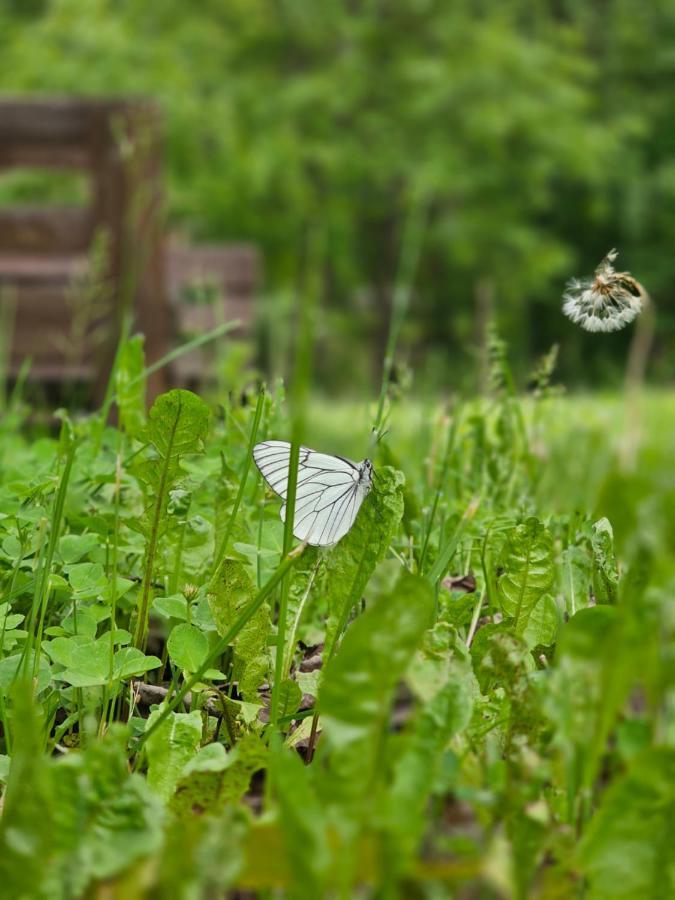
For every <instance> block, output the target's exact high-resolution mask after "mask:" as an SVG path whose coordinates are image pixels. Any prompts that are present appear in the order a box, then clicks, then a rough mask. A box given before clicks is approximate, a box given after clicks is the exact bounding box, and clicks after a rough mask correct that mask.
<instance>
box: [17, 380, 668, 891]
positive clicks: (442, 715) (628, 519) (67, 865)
mask: <svg viewBox="0 0 675 900" xmlns="http://www.w3.org/2000/svg"><path fill="white" fill-rule="evenodd" d="M257 396H258V395H257V391H252V392H251V394H250V395H245V396H244V398H243V399H242V398H240V397H237V398H236V400H233V401H232V403H227V402H225V403H224V405H223V415H221V416H219V417H215V420H214V423H213V428H212V429H211V430H209V431H208V432H206V425H205V422H206V417H204V418H200V417H199V416H198V417H197V420H198V422H199V423H201V424H200V427H201V426H203V429H204V430H203V432H202V438H201V439H200V440H199V441H198V442H197V443H196V444H191V445H190V446H192V447H193V449H196V450H198V451H200V452H197V453H193V452H192V451H191V450H190V451H189V452H188V451H187V450H186V451H185V452H184V453H183V452H181V453H180V454H179V455H178V458H177V459H175V460H174V461H175V465H174V464H173V463H171V464H170V465H168V466H166V470H167V471H170V473H171V475H170V479H169V480H170V482H171V488H170V489H169V490H168V492H166V493H167V497H166V504H165V506H163V507H162V513H161V516H160V520H161V521H160V524H159V526H158V528H157V540H156V545H155V548H156V552H155V562H154V565H153V581H152V584H151V585H150V587H151V594H152V595H153V602H152V603H151V604H149V606H148V617H149V638H148V647H149V649H148V652H147V654H146V653H144V652H143V650H141V649H140V648H139V647H135V646H133V645H132V636H131V630H132V628H133V625H134V622H135V618H134V617H135V612H136V609H137V607H138V605H139V598H142V596H143V591H144V588H145V578H146V571H147V551H148V535H147V533H146V531H147V528H146V526H147V522H148V517H147V516H148V512H149V514H150V517H151V518H152V514H153V511H154V510H155V509H156V508H157V506H156V498H157V496H158V494H157V492H156V491H155V489H154V487H152V484H151V483H150V482H148V480H147V478H146V473H145V463H147V462H148V461H151V462H152V464H153V465H155V466H156V467H159V469H161V467H162V463H163V462H164V461H165V460H166V458H168V457H169V456H170V455H171V453H170V452H167V448H166V445H162V439H160V438H157V445H158V446H157V448H156V447H155V446H154V445H152V444H150V445H148V446H145V445H143V444H141V443H140V441H139V434H140V432H136V433H135V434H130V433H129V432H128V430H125V429H123V428H116V427H112V426H110V427H106V428H103V429H101V427H100V416H98V415H97V416H95V417H92V418H91V419H82V420H81V421H80V422H78V425H77V429H76V430H75V429H73V430H71V429H70V428H68V427H66V428H65V429H64V434H63V436H62V438H63V439H62V440H58V441H57V440H56V439H52V438H49V437H41V438H37V437H33V436H26V435H25V434H22V433H19V432H16V431H14V430H13V427H10V426H9V425H8V424H7V423H5V422H3V425H2V428H3V429H4V430H2V431H0V456H2V459H3V467H2V469H1V470H0V634H2V637H3V640H2V642H1V647H0V785H4V784H7V788H6V790H5V794H4V798H3V800H4V814H3V818H2V822H1V823H0V845H1V846H0V850H1V851H2V852H1V853H0V877H2V884H3V886H4V885H7V887H6V888H5V891H6V892H8V893H9V894H11V896H37V897H49V898H51V897H57V898H58V897H64V898H66V897H71V896H88V895H90V894H91V895H93V894H95V893H96V892H97V891H99V892H100V890H102V887H101V885H102V884H105V889H106V890H109V891H111V892H115V893H117V894H118V895H120V896H134V892H136V893H138V892H139V891H141V892H146V893H149V894H152V895H156V896H164V895H166V896H179V895H182V893H184V894H185V895H186V896H188V895H189V896H193V895H194V896H206V895H209V894H213V895H214V896H220V895H221V894H222V893H223V892H226V891H237V890H238V891H252V892H254V893H255V892H259V893H264V892H267V893H272V894H279V895H280V896H299V895H303V896H307V895H312V896H323V895H324V894H335V895H341V896H354V895H355V894H358V893H363V892H366V893H369V892H371V893H374V894H375V893H376V894H378V895H382V896H392V897H394V896H417V895H420V896H421V895H424V896H426V895H429V896H436V895H438V896H448V895H455V894H456V895H458V896H459V895H462V894H465V893H469V894H471V893H478V894H485V895H486V896H492V895H493V894H497V893H499V894H500V896H501V895H504V896H515V897H520V896H523V897H525V896H530V895H539V894H541V896H543V897H550V896H568V895H569V896H572V895H574V893H578V892H579V891H582V892H586V893H588V894H589V896H598V897H603V896H607V897H609V896H615V895H616V896H622V895H623V896H631V895H637V896H649V895H650V893H654V892H655V890H654V888H653V885H654V884H656V887H657V888H658V887H659V886H660V883H659V882H658V880H655V879H657V877H658V876H655V874H654V873H658V874H659V876H660V875H661V873H664V874H663V882H662V885H663V891H664V892H672V891H671V889H670V885H669V884H668V882H667V878H668V877H670V874H669V867H670V858H669V854H668V845H667V835H668V830H667V829H668V822H669V818H668V817H669V815H670V812H669V810H670V806H672V796H671V794H672V792H671V790H670V783H671V782H672V780H673V773H672V772H671V771H670V770H671V769H672V759H671V758H670V753H671V751H670V747H671V745H672V742H673V734H674V733H675V732H674V730H673V717H672V709H671V707H672V704H671V703H670V696H671V694H672V685H673V666H672V645H673V641H674V640H675V634H674V633H673V621H675V620H674V619H673V616H672V600H671V598H672V584H673V583H674V582H673V579H674V578H675V562H674V560H675V553H674V552H673V550H674V549H675V543H673V538H674V537H675V536H674V535H673V533H672V528H671V527H670V517H669V513H670V499H671V493H672V492H671V491H670V487H669V477H670V474H671V467H672V466H671V460H672V457H673V453H674V452H675V447H673V446H672V435H671V433H670V432H669V431H668V430H667V429H664V428H659V427H656V426H658V424H659V423H661V422H662V421H663V420H664V419H665V418H666V417H667V416H668V415H672V414H673V409H672V404H671V401H670V400H669V399H668V398H664V397H659V398H654V397H649V395H648V402H647V404H646V406H645V411H644V414H645V417H646V418H645V424H646V428H645V435H646V437H647V438H648V443H647V444H646V445H645V448H644V449H643V451H641V452H642V454H643V456H640V458H639V460H640V462H639V465H640V473H639V476H638V475H637V474H636V475H635V477H634V478H628V480H622V476H621V475H620V474H619V473H620V470H619V469H618V468H617V467H616V463H615V460H614V456H613V449H612V448H613V447H614V446H615V445H616V443H617V441H616V436H615V435H614V434H613V433H612V432H610V431H609V430H608V428H609V426H608V423H609V422H614V421H618V420H619V417H618V416H616V414H615V413H616V410H615V409H614V408H611V407H610V408H609V409H608V403H609V401H608V400H605V399H603V401H602V403H600V402H595V401H590V400H583V399H575V400H569V399H563V398H559V397H554V396H552V395H547V396H546V397H543V396H542V397H540V398H539V399H537V400H536V402H535V401H530V400H529V399H528V400H526V401H523V400H521V399H520V398H518V397H517V395H516V394H515V393H514V392H512V391H511V389H510V388H509V387H508V386H506V385H505V384H503V385H502V389H501V390H500V391H499V392H498V393H497V394H496V395H495V396H494V397H492V398H490V399H489V400H486V401H482V400H477V401H464V402H460V401H457V404H456V406H457V408H456V409H453V410H452V414H451V421H450V422H448V421H447V418H448V413H447V410H446V409H443V410H435V409H433V408H432V407H431V405H430V403H429V402H425V403H424V404H423V405H420V406H415V405H413V404H408V403H406V404H404V405H402V406H397V405H396V404H393V405H392V407H391V410H390V413H389V421H388V424H389V427H390V429H391V432H390V435H389V436H388V440H389V441H390V442H391V443H392V451H391V455H390V456H389V457H388V458H391V459H392V460H393V459H398V460H400V461H401V464H402V465H403V466H404V467H405V469H406V491H407V494H408V496H409V497H413V498H414V500H415V502H414V503H410V504H409V505H408V509H407V511H406V514H405V515H406V520H405V521H404V519H403V515H402V514H403V505H404V496H405V494H404V491H403V476H402V474H401V473H400V472H398V471H397V470H395V469H392V468H388V467H387V466H380V465H379V464H377V463H376V465H375V472H376V477H375V483H374V489H373V491H372V492H371V494H370V495H369V497H368V498H367V501H366V503H365V504H364V506H363V508H362V511H361V513H360V515H359V517H358V519H357V522H356V524H355V526H354V529H353V530H352V531H351V532H350V534H349V535H348V536H347V537H345V539H344V540H343V541H341V542H340V543H339V544H338V545H337V546H336V547H334V548H330V549H326V548H311V549H305V550H303V551H302V552H301V553H300V548H296V550H295V553H296V554H298V553H300V555H293V556H291V557H289V558H285V559H282V556H283V554H282V543H281V535H282V527H281V523H280V522H279V520H278V508H277V504H269V505H264V506H262V505H261V503H260V499H261V497H260V489H259V485H258V484H256V483H255V482H254V480H253V479H249V480H248V481H246V482H244V481H243V480H242V479H241V478H240V476H239V475H237V474H236V473H241V472H243V471H244V468H245V467H244V465H243V464H244V461H245V459H246V457H247V454H248V452H249V451H248V445H249V442H250V437H251V434H252V433H253V430H254V429H253V425H254V424H255V421H256V416H257V415H258V413H260V414H261V416H262V412H261V409H263V407H264V416H265V417H269V420H268V421H265V420H264V419H263V418H260V419H259V426H260V429H261V431H262V432H263V433H266V434H270V435H271V434H276V433H282V431H281V429H282V428H284V416H285V412H284V408H283V406H281V407H279V406H278V404H279V403H280V400H279V397H278V395H275V399H274V401H273V402H272V401H271V400H269V397H270V395H266V396H267V398H268V399H267V400H266V401H265V403H264V405H263V407H261V405H260V404H259V403H256V402H255V400H254V398H255V397H257ZM179 397H180V395H179ZM188 402H190V401H188ZM165 403H166V401H165V400H162V401H160V410H161V409H162V408H163V407H164V408H165V409H167V408H168V409H173V410H174V412H175V411H176V408H175V406H172V405H169V407H165V406H164V405H165ZM326 406H327V405H326V404H325V403H323V402H321V403H319V402H316V403H313V404H312V406H311V415H309V414H308V416H307V421H308V422H311V424H312V428H313V429H315V430H316V433H315V434H313V435H308V437H307V443H310V444H311V445H314V446H317V447H320V448H326V449H327V450H328V449H330V448H331V447H335V449H337V450H340V451H342V452H345V453H348V454H349V455H350V456H353V457H354V458H356V457H357V455H358V453H359V444H360V442H361V440H362V437H361V436H359V435H358V434H354V435H352V430H353V423H354V422H355V421H356V416H355V413H354V409H353V407H351V406H350V407H341V406H340V404H332V405H331V406H330V408H329V409H327V408H326ZM199 408H201V407H199ZM156 415H157V411H155V413H153V415H152V416H151V419H150V420H149V422H148V426H147V431H146V433H150V431H151V430H152V428H153V427H156V426H157V423H156V422H155V424H154V425H153V419H154V418H156ZM174 421H175V420H174ZM421 422H422V423H423V427H420V423H421ZM350 426H351V429H350ZM647 426H648V427H647ZM271 429H278V430H275V431H272V430H271ZM161 431H162V433H165V429H164V428H163V427H162V429H161ZM449 431H450V433H451V434H452V441H448V433H449ZM196 436H197V432H196V431H193V434H192V435H190V441H191V440H192V439H193V438H195V437H196ZM350 441H353V444H352V445H351V446H353V447H354V448H355V449H354V450H353V452H352V450H351V446H350V444H349V442H350ZM188 443H189V441H188V438H187V437H186V438H185V444H186V445H187V444H188ZM75 449H77V452H76V453H75V452H74V450H75ZM59 454H61V455H59ZM64 454H65V455H64ZM148 457H151V460H148ZM446 459H447V464H446V462H445V461H444V460H446ZM68 460H70V467H71V468H70V473H69V474H67V477H64V475H65V474H66V470H65V467H66V465H68ZM141 460H145V462H143V463H142V464H141V465H140V466H139V462H141ZM645 463H648V465H645ZM552 466H553V467H555V470H556V471H555V477H553V476H552V474H551V472H550V469H551V467H552ZM650 479H651V480H650ZM478 499H479V500H480V502H478ZM235 501H237V502H236V503H235ZM160 505H161V504H160ZM434 505H435V512H434V514H433V515H431V508H432V506H434ZM233 510H234V511H235V512H236V514H235V515H234V518H233ZM606 513H607V518H604V517H605V514H606ZM610 513H611V521H612V525H611V527H610V525H609V515H610ZM230 522H231V523H232V528H231V540H229V542H228V543H227V547H226V552H225V554H224V555H223V558H222V565H220V564H219V560H218V559H217V557H218V553H219V549H220V548H221V547H222V546H223V542H224V534H225V531H226V529H227V528H228V527H229V523H230ZM138 523H141V524H140V525H139V524H138ZM544 523H545V524H544ZM594 523H595V524H594ZM52 528H55V531H54V533H52ZM139 528H141V529H144V530H143V531H139V530H138V529H139ZM425 543H426V547H427V550H426V556H425V557H424V554H423V547H424V545H425ZM423 557H424V565H422V559H423ZM289 573H290V574H291V575H292V583H291V584H290V587H289V594H288V600H289V606H288V628H287V640H286V647H285V655H284V658H283V665H281V666H280V667H279V668H280V671H281V674H280V675H278V673H277V672H276V671H275V669H274V667H272V666H271V665H270V659H274V654H275V653H276V652H277V639H278V635H277V629H276V627H275V626H276V621H277V617H276V616H275V612H276V610H277V609H278V600H279V598H278V597H277V596H275V591H278V589H279V585H280V581H281V579H282V577H283V576H284V575H285V574H286V575H287V574H289ZM36 579H39V581H38V584H37V586H36ZM275 607H276V608H275ZM38 635H41V637H39V638H38ZM25 672H27V673H28V675H29V676H32V677H29V679H28V683H27V684H26V682H25V681H23V680H22V675H23V673H25ZM275 679H276V691H277V700H278V708H277V712H278V722H277V724H276V725H273V724H271V723H270V718H271V713H270V697H271V693H272V689H273V687H274V685H275ZM313 704H315V705H314V708H312V706H313ZM664 835H665V836H666V837H664ZM181 892H182V893H181Z"/></svg>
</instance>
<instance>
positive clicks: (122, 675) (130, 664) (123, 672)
mask: <svg viewBox="0 0 675 900" xmlns="http://www.w3.org/2000/svg"><path fill="white" fill-rule="evenodd" d="M103 640H105V638H103ZM161 665H162V661H161V659H158V657H156V656H146V655H145V654H144V653H143V652H142V651H141V650H138V648H136V647H122V648H121V649H120V650H118V651H117V652H116V653H115V656H114V657H113V680H114V681H126V680H127V679H128V678H135V677H137V676H139V675H144V674H145V673H146V672H150V671H151V670H152V669H158V668H159V667H160V666H161Z"/></svg>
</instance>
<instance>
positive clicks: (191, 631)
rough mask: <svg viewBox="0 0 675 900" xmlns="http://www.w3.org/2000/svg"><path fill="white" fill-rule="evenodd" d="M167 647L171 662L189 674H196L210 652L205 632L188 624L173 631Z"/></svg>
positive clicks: (182, 624)
mask: <svg viewBox="0 0 675 900" xmlns="http://www.w3.org/2000/svg"><path fill="white" fill-rule="evenodd" d="M166 646H167V650H168V651H169V656H170V657H171V662H172V663H173V664H174V665H176V666H178V667H179V668H180V669H185V670H186V671H187V672H196V671H197V669H198V668H199V666H200V665H201V664H202V662H203V661H204V658H205V657H206V655H207V653H208V652H209V641H208V638H207V637H206V635H205V634H204V632H203V631H200V630H199V628H197V627H196V626H195V625H189V624H188V623H187V622H182V623H181V624H180V625H176V626H175V627H174V628H172V629H171V634H170V635H169V639H168V641H167V642H166Z"/></svg>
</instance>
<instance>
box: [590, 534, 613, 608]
mask: <svg viewBox="0 0 675 900" xmlns="http://www.w3.org/2000/svg"><path fill="white" fill-rule="evenodd" d="M591 547H592V549H593V590H594V593H595V597H596V600H597V602H598V603H616V600H617V591H618V587H619V570H618V568H617V564H616V557H615V555H614V532H613V531H612V526H611V525H610V523H609V521H608V520H607V519H600V520H599V521H598V522H596V523H595V524H594V525H593V534H592V537H591Z"/></svg>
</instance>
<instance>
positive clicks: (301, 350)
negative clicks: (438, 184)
mask: <svg viewBox="0 0 675 900" xmlns="http://www.w3.org/2000/svg"><path fill="white" fill-rule="evenodd" d="M308 241H309V243H308V251H307V262H306V276H305V278H304V285H303V288H302V289H301V290H300V292H299V293H298V310H297V319H298V341H297V347H296V356H295V367H294V372H293V380H292V382H291V391H290V394H289V400H290V407H291V409H290V413H291V451H290V457H289V469H288V485H287V493H286V521H285V523H284V546H283V555H284V557H287V556H288V555H289V553H290V552H291V548H292V546H293V526H294V524H295V498H296V488H297V483H298V463H299V460H300V441H301V439H302V436H303V433H304V430H305V409H306V406H307V398H308V395H309V384H310V378H311V368H312V350H313V339H314V307H315V303H316V300H317V298H318V295H319V290H320V285H321V278H320V275H321V271H322V265H323V250H324V245H323V236H322V234H321V233H318V232H316V233H312V235H310V237H309V239H308ZM290 589H291V575H290V572H289V574H288V575H287V576H286V577H285V578H284V579H283V580H282V582H281V590H280V592H279V610H278V616H277V639H276V650H275V656H274V682H273V684H272V698H271V702H270V723H271V725H272V727H273V728H276V726H277V725H278V723H279V692H280V690H281V683H282V681H283V678H284V658H285V654H286V629H287V619H288V600H289V595H290Z"/></svg>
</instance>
